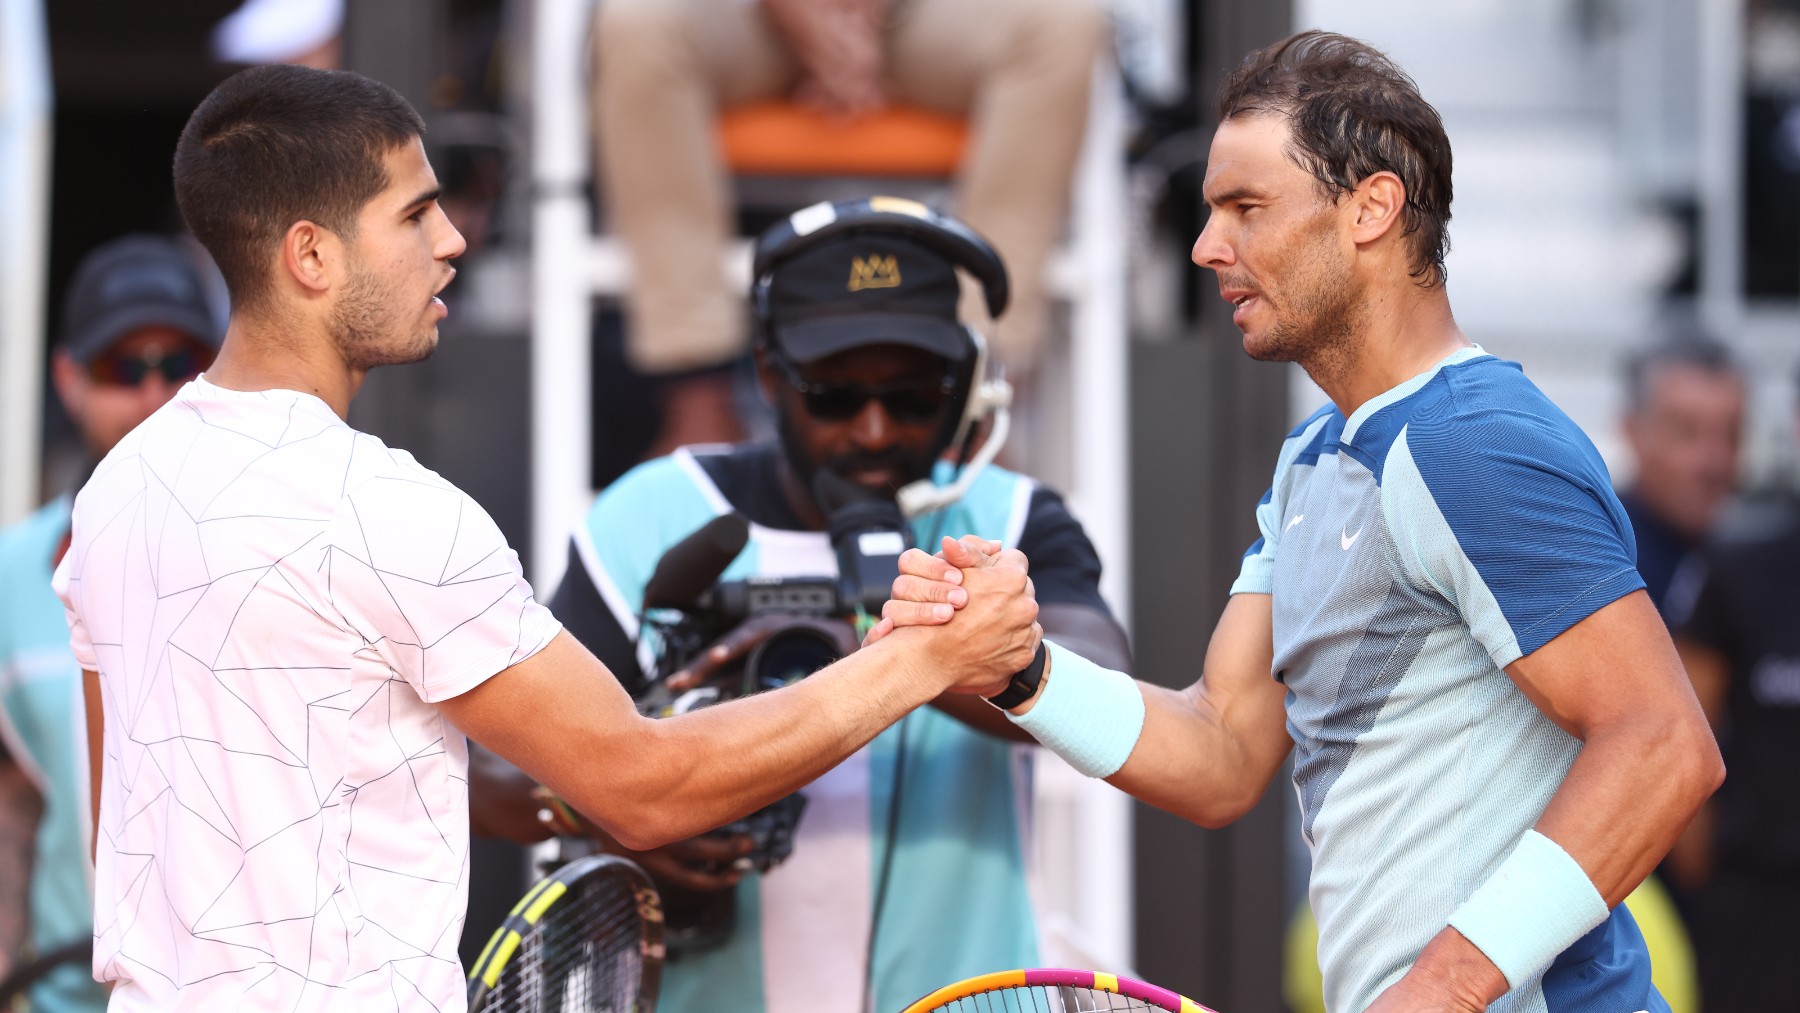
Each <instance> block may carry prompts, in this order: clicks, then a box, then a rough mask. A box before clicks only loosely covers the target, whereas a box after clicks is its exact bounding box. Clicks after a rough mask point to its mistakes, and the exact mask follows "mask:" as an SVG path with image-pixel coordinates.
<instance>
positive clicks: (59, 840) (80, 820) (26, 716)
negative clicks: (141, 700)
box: [0, 235, 221, 1013]
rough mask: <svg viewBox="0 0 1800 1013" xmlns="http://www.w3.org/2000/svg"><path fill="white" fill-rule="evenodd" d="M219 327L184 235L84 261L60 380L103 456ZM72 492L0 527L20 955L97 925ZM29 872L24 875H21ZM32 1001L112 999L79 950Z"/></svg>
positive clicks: (1, 635)
mask: <svg viewBox="0 0 1800 1013" xmlns="http://www.w3.org/2000/svg"><path fill="white" fill-rule="evenodd" d="M220 337H221V334H220V328H219V326H218V324H217V322H216V319H215V317H214V316H213V313H212V311H211V309H210V307H209V305H208V302H207V297H206V289H205V285H204V283H203V275H202V273H201V271H200V270H199V269H198V267H197V265H196V263H195V260H194V258H193V255H192V254H191V253H190V252H189V250H188V248H187V247H186V246H184V245H183V244H181V243H180V242H178V241H176V240H173V239H168V238H165V237H162V236H152V235H133V236H126V237H124V238H121V239H117V240H114V241H112V242H110V243H107V244H105V245H103V246H101V247H99V248H98V249H96V250H94V251H93V252H92V253H90V254H88V256H87V257H86V258H85V259H84V260H83V261H82V262H81V265H80V266H79V267H78V268H77V269H76V272H75V275H74V278H73V280H72V281H71V282H70V285H69V289H68V295H67V298H66V303H65V307H64V309H63V317H62V337H61V342H60V344H59V347H58V348H57V349H56V350H55V352H54V353H53V355H52V359H51V379H52V381H53V382H54V385H55V387H56V393H57V396H58V398H59V399H60V400H61V402H62V406H63V410H64V411H66V412H67V413H68V415H69V418H70V420H71V421H73V422H74V423H75V426H76V428H77V429H78V430H79V431H80V433H81V436H82V440H83V442H84V443H85V444H86V448H87V451H88V453H89V454H90V455H91V458H92V460H94V461H97V460H99V459H100V458H101V457H103V456H105V454H106V452H107V451H109V450H111V449H112V447H113V445H114V444H115V443H117V442H118V441H119V440H120V439H121V438H122V437H124V436H125V434H126V433H128V432H130V431H131V430H132V429H134V428H136V426H137V425H138V423H140V422H142V421H144V419H146V418H148V417H149V416H150V413H152V412H154V411H155V410H156V409H158V408H160V407H162V405H163V403H164V402H166V401H168V400H169V398H170V397H171V396H172V395H174V393H175V390H176V388H178V387H179V386H180V385H181V384H182V383H184V382H186V381H187V380H189V379H192V378H193V377H194V376H195V375H197V374H198V373H199V372H200V371H201V370H202V369H205V368H206V366H207V365H208V364H210V363H211V362H212V358H213V354H214V352H215V351H217V349H218V345H219V340H220ZM69 507H70V496H69V494H67V493H65V494H63V495H61V496H58V497H57V498H56V499H54V500H52V501H51V502H50V503H49V504H47V505H46V506H44V507H43V508H41V509H39V510H38V511H37V512H36V513H35V514H33V515H31V516H30V517H28V518H26V519H25V520H23V521H20V522H19V523H18V524H16V525H14V526H12V527H10V528H8V529H7V530H5V531H4V532H0V739H3V741H4V745H5V747H6V754H7V755H6V758H5V760H4V761H0V785H4V786H5V792H4V797H3V801H4V806H5V808H4V810H3V811H0V821H3V824H4V831H3V832H0V846H3V847H4V848H5V853H4V854H3V855H0V862H3V863H4V864H3V865H0V905H3V906H4V912H3V913H0V920H3V921H0V923H3V924H4V925H5V926H6V929H7V935H6V937H5V938H4V941H3V942H4V945H5V948H6V951H7V954H8V955H12V954H17V953H19V951H20V949H21V945H22V944H27V943H28V945H29V949H30V951H31V952H32V953H33V954H34V955H35V956H39V957H42V956H45V955H47V954H50V953H52V952H54V951H57V950H59V949H62V948H64V947H66V946H69V945H70V944H85V943H87V942H88V941H89V939H90V936H91V933H92V925H93V913H92V900H91V897H90V894H89V888H88V847H87V834H88V825H87V824H88V819H87V779H86V763H85V754H84V753H83V752H82V750H81V745H82V742H81V739H80V738H79V733H78V731H77V729H78V727H79V725H80V721H81V668H80V666H79V665H77V664H76V662H75V658H74V656H73V655H71V654H70V652H69V628H68V624H67V622H66V620H65V619H64V617H63V609H62V603H61V602H59V601H57V599H56V594H55V593H54V592H53V591H52V590H51V589H50V574H51V571H52V570H53V569H54V568H55V566H56V563H57V562H58V561H59V560H60V559H61V558H62V555H63V552H64V551H65V550H66V549H67V548H68V544H69ZM21 876H23V877H24V878H20V877H21ZM30 995H31V1003H32V1008H33V1009H34V1010H40V1011H51V1013H55V1011H64V1010H100V1009H103V1008H105V1006H106V993H105V991H104V990H102V989H101V988H100V986H99V985H97V984H96V983H95V982H94V980H93V976H92V975H91V974H90V973H89V971H88V968H87V960H86V959H82V958H79V957H76V958H72V960H71V962H70V963H69V964H68V965H67V966H64V967H62V968H60V969H58V970H57V971H55V972H53V973H51V974H50V975H49V976H48V977H46V978H45V979H44V980H43V982H42V983H41V984H40V985H38V986H37V987H36V988H35V989H34V990H33V991H32V992H31V993H30Z"/></svg>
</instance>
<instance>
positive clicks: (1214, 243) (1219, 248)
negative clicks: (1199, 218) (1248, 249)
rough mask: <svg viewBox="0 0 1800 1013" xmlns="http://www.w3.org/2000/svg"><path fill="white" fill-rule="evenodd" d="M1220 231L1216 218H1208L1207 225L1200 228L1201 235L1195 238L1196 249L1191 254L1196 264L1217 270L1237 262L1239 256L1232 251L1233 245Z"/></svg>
mask: <svg viewBox="0 0 1800 1013" xmlns="http://www.w3.org/2000/svg"><path fill="white" fill-rule="evenodd" d="M1219 231H1220V230H1219V228H1218V226H1217V225H1216V220H1215V219H1214V218H1208V219H1207V220H1206V227H1205V228H1202V229H1201V230H1200V235H1199V237H1198V238H1196V239H1195V240H1194V249H1193V251H1192V253H1191V254H1189V256H1191V257H1192V258H1193V261H1194V263H1195V264H1197V265H1199V266H1201V267H1209V268H1212V269H1213V270H1215V271H1216V270H1218V269H1219V268H1221V267H1230V266H1231V265H1232V264H1234V263H1236V262H1237V258H1236V257H1235V256H1233V254H1232V252H1231V245H1230V244H1229V243H1226V242H1225V241H1224V239H1223V238H1222V237H1221V236H1220V235H1219Z"/></svg>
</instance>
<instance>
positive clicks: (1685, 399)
mask: <svg viewBox="0 0 1800 1013" xmlns="http://www.w3.org/2000/svg"><path fill="white" fill-rule="evenodd" d="M1625 393H1626V408H1625V419H1624V422H1625V427H1624V428H1625V442H1626V446H1628V447H1630V448H1631V457H1632V460H1633V462H1634V464H1635V467H1634V468H1633V469H1632V472H1631V474H1632V478H1631V482H1630V484H1629V485H1628V486H1627V487H1626V488H1624V489H1622V490H1620V492H1619V502H1620V503H1621V504H1623V505H1624V507H1625V513H1626V514H1627V515H1628V516H1629V517H1630V518H1631V529H1632V532H1633V533H1634V534H1635V535H1636V536H1637V565H1638V573H1639V574H1640V575H1642V576H1643V578H1644V589H1645V590H1646V591H1648V592H1649V593H1650V600H1651V601H1654V602H1655V603H1656V606H1657V608H1659V609H1661V610H1662V611H1663V615H1664V617H1665V618H1666V617H1667V616H1668V614H1669V608H1670V604H1671V603H1670V601H1669V595H1670V593H1671V591H1672V590H1673V591H1675V592H1676V593H1678V594H1679V593H1681V592H1680V589H1678V588H1672V587H1671V584H1672V583H1673V581H1674V579H1675V574H1676V571H1677V570H1679V569H1680V565H1681V561H1682V559H1683V558H1684V557H1686V556H1687V555H1688V553H1690V552H1692V551H1694V549H1696V548H1698V547H1699V545H1700V543H1701V541H1702V540H1704V539H1705V538H1706V535H1707V533H1708V532H1709V531H1710V530H1711V529H1712V527H1713V524H1714V522H1716V521H1717V520H1718V518H1719V514H1720V512H1721V511H1722V510H1723V509H1724V507H1725V504H1726V502H1727V501H1728V500H1729V499H1730V498H1731V495H1732V493H1733V492H1735V491H1736V490H1737V482H1738V446H1739V444H1740V443H1741V442H1742V440H1743V433H1744V393H1745V392H1744V378H1743V376H1742V375H1741V374H1740V373H1739V372H1738V367H1737V364H1736V363H1735V362H1734V361H1733V360H1732V357H1731V351H1730V350H1729V349H1727V348H1726V347H1725V346H1724V345H1723V344H1720V343H1719V342H1718V341H1717V340H1715V339H1713V338H1711V337H1707V336H1705V335H1700V334H1682V335H1677V336H1675V337H1671V338H1667V339H1664V340H1663V341H1661V342H1659V343H1658V344H1655V345H1652V346H1651V347H1649V348H1647V349H1645V350H1643V351H1641V352H1639V353H1638V354H1636V355H1634V356H1632V357H1631V359H1630V361H1629V362H1628V363H1627V364H1626V368H1625ZM1688 593H1690V594H1691V589H1690V590H1689V592H1688Z"/></svg>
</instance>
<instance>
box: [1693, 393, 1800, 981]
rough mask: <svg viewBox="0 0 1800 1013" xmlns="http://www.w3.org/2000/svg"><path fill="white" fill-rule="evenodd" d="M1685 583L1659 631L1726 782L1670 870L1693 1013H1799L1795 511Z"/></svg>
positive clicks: (1716, 548)
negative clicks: (1684, 874)
mask: <svg viewBox="0 0 1800 1013" xmlns="http://www.w3.org/2000/svg"><path fill="white" fill-rule="evenodd" d="M1797 379H1800V378H1797ZM1797 386H1800V384H1797ZM1758 527H1759V528H1760V527H1761V526H1760V525H1759V526H1758ZM1689 569H1690V570H1691V571H1692V572H1693V575H1694V584H1695V588H1696V593H1695V594H1694V596H1693V607H1692V609H1691V610H1690V611H1687V612H1671V613H1670V616H1669V618H1670V620H1671V622H1672V623H1673V624H1674V626H1675V647H1676V649H1677V650H1679V651H1680V652H1681V660H1682V662H1683V664H1685V665H1686V666H1687V671H1688V677H1689V678H1691V679H1692V680H1693V681H1694V692H1695V694H1696V695H1698V696H1699V698H1700V705H1701V706H1702V707H1703V708H1705V710H1706V716H1707V718H1708V719H1710V720H1711V721H1712V725H1713V728H1714V729H1715V730H1716V731H1717V733H1718V736H1719V747H1720V749H1721V750H1722V751H1723V752H1724V754H1725V769H1726V770H1727V771H1728V773H1727V775H1726V777H1725V784H1724V786H1723V787H1721V788H1720V789H1719V791H1718V794H1716V795H1714V796H1713V799H1712V801H1711V802H1709V803H1708V804H1707V807H1706V808H1705V809H1703V810H1702V811H1701V814H1700V816H1698V817H1696V818H1695V820H1694V825H1693V827H1691V828H1690V829H1689V832H1688V833H1687V834H1686V835H1684V836H1683V837H1682V839H1681V842H1680V844H1679V846H1678V848H1677V851H1676V855H1675V856H1671V861H1673V860H1674V858H1675V857H1680V858H1682V859H1683V862H1684V867H1687V868H1691V869H1692V870H1693V872H1694V877H1695V879H1696V880H1697V881H1698V883H1697V885H1696V886H1695V887H1694V888H1693V890H1692V891H1691V906H1692V912H1693V928H1694V933H1693V935H1694V952H1695V955H1696V956H1697V957H1698V963H1699V970H1700V990H1701V994H1702V996H1703V997H1704V999H1705V1007H1704V1008H1705V1009H1707V1010H1800V999H1797V998H1796V997H1795V993H1794V988H1793V978H1792V975H1793V972H1792V971H1791V970H1790V969H1789V963H1788V962H1789V961H1791V960H1792V959H1793V954H1794V952H1795V948H1796V947H1797V946H1800V927H1797V926H1796V925H1795V923H1794V921H1793V919H1791V918H1789V917H1787V913H1788V912H1789V911H1791V910H1793V905H1794V904H1795V903H1797V902H1800V795H1797V794H1796V793H1795V791H1794V771H1795V769H1796V765H1797V764H1800V506H1797V505H1796V504H1795V502H1794V501H1793V500H1792V499H1791V498H1790V499H1789V500H1788V502H1787V503H1785V504H1783V505H1782V507H1781V514H1780V516H1779V517H1777V518H1773V519H1772V520H1771V522H1770V525H1769V527H1768V528H1766V529H1761V530H1758V531H1756V532H1755V533H1754V534H1747V535H1746V536H1745V537H1742V538H1738V539H1731V540H1721V541H1719V542H1717V543H1715V544H1711V545H1709V546H1708V547H1707V548H1706V549H1704V550H1702V552H1701V553H1699V555H1698V558H1697V561H1696V565H1694V566H1693V567H1690V568H1689ZM1684 579H1686V577H1685V576H1684Z"/></svg>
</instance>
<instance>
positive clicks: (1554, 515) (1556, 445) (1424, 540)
mask: <svg viewBox="0 0 1800 1013" xmlns="http://www.w3.org/2000/svg"><path fill="white" fill-rule="evenodd" d="M1382 512H1383V517H1384V519H1385V520H1386V522H1387V524H1388V527H1389V530H1390V532H1391V533H1392V535H1393V537H1394V543H1395V547H1396V549H1397V551H1398V552H1399V553H1400V556H1401V562H1402V565H1403V566H1405V567H1406V568H1407V570H1408V571H1409V572H1410V573H1411V574H1413V575H1414V577H1415V578H1417V579H1419V580H1421V581H1423V582H1424V583H1426V584H1428V585H1430V586H1432V587H1433V588H1435V589H1436V590H1437V591H1438V592H1439V593H1440V594H1442V595H1443V597H1444V598H1445V599H1447V600H1448V601H1449V602H1450V604H1451V605H1452V606H1453V607H1454V608H1455V609H1456V610H1457V611H1458V612H1459V613H1460V614H1461V615H1462V617H1463V620H1464V621H1465V622H1466V623H1467V624H1468V625H1469V628H1470V630H1471V632H1473V634H1474V635H1475V638H1476V639H1477V640H1478V641H1480V642H1481V644H1482V646H1483V647H1484V648H1485V649H1486V651H1487V653H1488V655H1489V657H1491V658H1492V659H1493V661H1494V663H1495V664H1496V665H1498V666H1499V667H1502V668H1504V667H1506V666H1507V665H1510V664H1512V663H1513V662H1514V661H1517V660H1518V659H1519V658H1521V657H1524V656H1525V655H1528V654H1531V653H1532V652H1533V651H1536V650H1537V649H1538V648H1540V647H1542V646H1543V645H1545V644H1547V643H1549V642H1550V641H1551V640H1553V639H1555V638H1556V637H1558V636H1560V635H1561V634H1562V633H1563V632H1564V631H1566V630H1568V629H1569V628H1570V627H1572V626H1574V625H1575V624H1576V623H1579V622H1581V621H1582V620H1583V619H1586V618H1587V617H1588V616H1590V615H1592V614H1593V613H1594V612H1596V611H1598V610H1600V609H1601V608H1603V607H1604V606H1606V605H1608V604H1610V603H1612V602H1614V601H1616V600H1618V599H1619V598H1621V597H1623V596H1625V595H1627V594H1630V593H1631V592H1632V591H1635V590H1638V589H1640V588H1642V587H1643V586H1644V581H1643V579H1642V578H1641V577H1640V576H1639V575H1638V571H1637V565H1636V558H1635V551H1634V548H1633V545H1634V543H1633V538H1632V531H1631V522H1630V521H1629V520H1628V519H1627V518H1626V516H1625V510H1624V508H1623V507H1622V506H1621V505H1620V504H1619V500H1618V498H1617V497H1616V496H1615V495H1614V494H1613V491H1612V482H1611V479H1610V477H1609V476H1608V475H1607V473H1606V467H1605V465H1604V464H1603V463H1602V462H1601V461H1600V457H1599V454H1598V453H1597V452H1596V451H1595V450H1594V448H1593V446H1592V444H1590V443H1588V442H1587V439H1586V437H1584V436H1582V435H1581V433H1580V431H1579V430H1577V429H1575V428H1574V424H1573V423H1569V422H1567V420H1566V419H1564V420H1557V419H1543V418H1538V417H1535V416H1529V415H1524V414H1511V413H1505V412H1494V413H1490V414H1488V415H1485V416H1478V417H1474V418H1470V417H1468V416H1463V415H1452V416H1450V417H1448V418H1444V419H1432V420H1430V421H1429V422H1428V423H1423V424H1414V425H1411V426H1408V427H1407V429H1406V430H1405V431H1404V432H1403V433H1401V434H1400V436H1399V437H1398V438H1397V439H1396V441H1395V443H1394V446H1393V449H1392V450H1391V451H1390V453H1389V455H1388V458H1387V463H1386V467H1385V469H1384V475H1383V480H1382Z"/></svg>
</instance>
